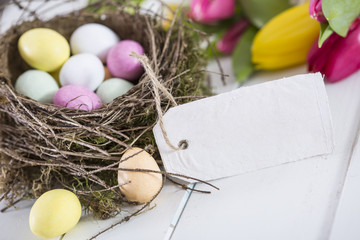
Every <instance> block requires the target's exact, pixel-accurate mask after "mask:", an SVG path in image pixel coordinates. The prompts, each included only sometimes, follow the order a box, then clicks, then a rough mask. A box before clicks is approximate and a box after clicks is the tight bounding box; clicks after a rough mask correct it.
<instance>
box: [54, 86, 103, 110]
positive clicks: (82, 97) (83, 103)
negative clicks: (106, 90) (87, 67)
mask: <svg viewBox="0 0 360 240" xmlns="http://www.w3.org/2000/svg"><path fill="white" fill-rule="evenodd" d="M54 104H55V105H57V106H61V107H66V108H71V109H80V110H85V111H91V110H94V109H98V108H101V107H102V102H101V100H100V98H99V97H98V96H97V95H96V94H95V93H94V92H93V91H91V90H90V89H88V88H87V87H84V86H80V85H66V86H64V87H62V88H60V89H59V90H58V91H57V92H56V94H55V96H54Z"/></svg>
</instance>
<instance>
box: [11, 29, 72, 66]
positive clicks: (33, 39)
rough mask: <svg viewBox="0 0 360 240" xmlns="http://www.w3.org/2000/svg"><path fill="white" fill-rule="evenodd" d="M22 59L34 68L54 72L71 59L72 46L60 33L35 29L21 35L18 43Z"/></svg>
mask: <svg viewBox="0 0 360 240" xmlns="http://www.w3.org/2000/svg"><path fill="white" fill-rule="evenodd" d="M18 48H19V52H20V55H21V57H22V58H23V59H24V60H25V62H27V63H28V64H29V65H30V66H32V67H33V68H36V69H39V70H43V71H46V72H52V71H55V70H56V69H58V68H60V67H61V65H62V64H63V63H64V62H65V61H66V60H67V59H68V58H69V57H70V46H69V44H68V42H67V41H66V39H65V38H64V37H63V36H62V35H60V34H59V33H58V32H56V31H54V30H52V29H48V28H34V29H31V30H29V31H27V32H25V33H24V34H22V35H21V37H20V39H19V41H18Z"/></svg>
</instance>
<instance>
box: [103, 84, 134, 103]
mask: <svg viewBox="0 0 360 240" xmlns="http://www.w3.org/2000/svg"><path fill="white" fill-rule="evenodd" d="M133 86H134V84H132V83H131V82H129V81H126V80H124V79H121V78H110V79H109V80H106V81H105V82H103V83H102V84H101V85H100V86H99V88H98V89H97V90H96V94H97V95H98V96H99V98H100V99H101V101H102V102H103V103H105V104H106V103H110V102H112V101H113V100H114V99H115V98H117V97H119V96H121V95H124V94H125V93H126V92H127V91H129V90H130V89H131V88H132V87H133Z"/></svg>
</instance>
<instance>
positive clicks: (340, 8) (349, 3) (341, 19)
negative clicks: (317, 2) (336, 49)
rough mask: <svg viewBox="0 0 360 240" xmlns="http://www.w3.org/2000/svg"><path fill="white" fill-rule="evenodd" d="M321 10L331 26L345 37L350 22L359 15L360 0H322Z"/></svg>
mask: <svg viewBox="0 0 360 240" xmlns="http://www.w3.org/2000/svg"><path fill="white" fill-rule="evenodd" d="M322 10H323V13H324V15H325V17H326V19H327V20H328V21H329V25H330V26H331V28H332V29H333V30H334V31H335V32H336V33H337V34H339V35H340V36H343V37H346V35H347V32H348V30H349V27H350V25H351V23H352V22H353V21H354V20H355V19H356V18H357V17H358V16H359V15H360V1H359V0H341V1H339V0H322Z"/></svg>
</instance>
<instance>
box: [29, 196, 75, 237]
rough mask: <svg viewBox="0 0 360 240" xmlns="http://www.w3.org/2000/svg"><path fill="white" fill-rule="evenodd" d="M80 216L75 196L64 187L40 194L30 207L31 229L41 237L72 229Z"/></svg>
mask: <svg viewBox="0 0 360 240" xmlns="http://www.w3.org/2000/svg"><path fill="white" fill-rule="evenodd" d="M80 217H81V204H80V201H79V199H78V198H77V196H76V195H75V194H74V193H72V192H70V191H68V190H64V189H54V190H51V191H48V192H46V193H44V194H43V195H41V196H40V197H39V198H38V199H37V200H36V202H35V203H34V205H33V206H32V208H31V211H30V216H29V224H30V229H31V231H32V232H33V233H34V234H35V235H37V236H39V237H42V238H54V237H59V236H61V235H62V234H64V233H66V232H68V231H69V230H70V229H72V228H73V227H74V226H75V225H76V224H77V223H78V221H79V219H80Z"/></svg>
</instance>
